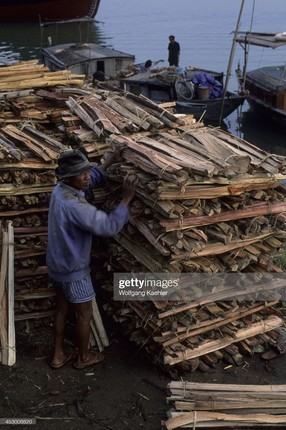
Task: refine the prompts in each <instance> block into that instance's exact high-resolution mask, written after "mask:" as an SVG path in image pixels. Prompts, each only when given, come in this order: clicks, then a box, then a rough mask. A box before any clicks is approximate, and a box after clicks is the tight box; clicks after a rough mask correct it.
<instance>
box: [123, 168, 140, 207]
mask: <svg viewBox="0 0 286 430" xmlns="http://www.w3.org/2000/svg"><path fill="white" fill-rule="evenodd" d="M137 183H138V179H137V177H136V176H135V175H126V176H125V177H124V179H123V187H122V194H123V197H122V203H124V204H125V205H126V206H128V205H129V203H130V202H131V200H132V199H133V197H134V195H135V189H136V185H137Z"/></svg>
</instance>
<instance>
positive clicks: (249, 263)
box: [0, 65, 286, 370]
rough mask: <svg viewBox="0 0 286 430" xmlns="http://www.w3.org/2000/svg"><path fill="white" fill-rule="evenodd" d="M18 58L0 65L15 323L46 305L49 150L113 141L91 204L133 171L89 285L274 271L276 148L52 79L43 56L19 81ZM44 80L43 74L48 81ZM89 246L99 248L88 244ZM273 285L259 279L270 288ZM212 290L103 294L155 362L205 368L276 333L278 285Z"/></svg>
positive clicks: (110, 201)
mask: <svg viewBox="0 0 286 430" xmlns="http://www.w3.org/2000/svg"><path fill="white" fill-rule="evenodd" d="M28 66H29V67H28V68H27V69H22V71H23V74H22V75H21V74H20V69H19V68H18V69H17V68H16V66H15V67H14V66H11V68H8V67H7V68H5V69H3V71H1V70H0V74H1V73H2V72H3V73H4V72H5V73H6V79H7V84H6V87H5V85H3V89H1V88H2V87H1V88H0V91H2V93H1V92H0V104H1V113H0V124H1V129H0V167H1V174H0V213H1V218H3V219H4V220H11V221H12V223H13V227H14V232H15V241H14V243H15V319H16V320H21V321H24V323H25V325H26V328H27V329H29V327H28V325H29V321H31V320H35V321H37V319H38V318H40V317H43V316H47V315H52V314H53V312H54V297H53V291H52V290H51V289H50V284H49V280H48V277H47V268H46V266H45V248H46V240H47V212H48V203H49V196H50V193H51V191H52V189H53V187H54V185H55V175H54V168H55V165H56V159H57V157H58V155H59V154H60V152H61V151H63V150H64V149H66V148H69V147H74V148H80V149H82V150H83V151H85V152H86V154H87V155H88V156H89V158H90V159H92V160H95V161H99V159H100V158H101V157H102V156H103V155H105V153H106V152H107V151H110V150H113V149H115V148H116V147H118V146H119V145H120V146H122V145H123V146H125V149H124V151H123V155H122V156H123V160H122V162H120V163H117V164H115V165H114V166H113V167H112V168H111V169H110V172H109V177H110V181H109V182H108V183H107V187H106V188H105V190H101V189H98V190H96V191H95V193H94V195H93V197H92V198H93V200H92V201H93V202H94V203H96V204H97V205H99V207H101V208H103V209H104V210H111V209H112V208H114V206H115V205H116V204H117V203H118V201H119V200H120V186H121V182H122V178H123V177H124V176H125V174H126V173H134V174H136V175H137V176H138V179H139V183H138V188H137V191H136V197H135V199H134V201H133V203H132V207H131V212H132V217H131V221H130V223H129V224H128V225H127V226H126V228H124V230H123V231H122V232H121V233H120V234H118V235H117V236H116V237H115V238H114V239H113V240H111V241H110V242H109V245H108V248H107V257H108V258H106V255H105V257H104V261H108V264H106V265H105V266H104V265H98V264H96V260H97V261H98V258H96V259H95V264H94V266H93V270H94V272H96V273H97V277H98V278H99V279H100V280H101V281H100V282H101V283H102V284H103V283H104V279H107V277H108V273H109V274H111V273H112V272H113V271H117V272H152V273H162V272H163V273H169V272H170V273H192V274H195V273H226V272H243V271H244V272H250V273H254V274H257V273H262V274H264V273H268V272H276V273H279V271H280V270H279V268H278V267H277V265H276V264H275V262H274V259H275V258H276V257H277V256H278V255H279V253H280V251H281V249H282V248H283V245H284V242H285V234H284V231H283V230H284V224H285V216H284V214H283V213H284V212H285V209H286V203H285V201H286V191H285V188H284V187H283V186H281V180H283V179H285V178H286V164H285V159H284V157H279V156H276V155H270V154H267V153H265V152H264V151H262V150H260V149H258V148H256V147H254V146H253V145H251V144H249V143H247V142H245V141H243V140H241V139H237V138H235V137H232V136H230V135H228V134H227V133H224V132H222V131H220V130H217V129H213V128H205V127H202V124H198V123H196V122H194V121H193V119H192V118H191V117H186V118H182V117H177V116H174V115H173V114H171V113H170V112H168V111H166V110H164V109H162V108H160V107H159V106H157V105H155V104H154V103H153V102H151V101H150V100H148V99H146V98H145V97H142V96H139V97H138V96H135V95H133V94H129V93H125V92H122V91H120V90H110V89H108V88H101V89H100V88H99V89H94V88H91V87H88V86H83V82H82V80H81V78H79V79H77V78H76V79H75V80H74V81H73V80H72V77H69V79H68V78H67V79H62V80H61V82H58V80H57V79H58V78H57V75H53V74H52V73H49V72H46V71H43V70H41V68H42V67H43V66H41V67H38V66H35V65H33V73H32V74H33V75H37V72H36V70H34V69H37V68H39V73H38V74H41V77H40V78H39V76H38V77H33V78H32V77H31V76H30V65H28ZM15 71H16V72H19V73H15ZM8 72H9V73H8ZM46 74H47V75H49V76H47V77H46ZM50 75H52V76H50ZM10 76H13V77H14V78H15V76H17V80H18V81H19V82H20V81H21V82H24V81H25V79H24V78H25V77H27V78H28V79H27V81H28V82H30V84H29V85H30V88H29V89H20V90H19V89H18V87H17V89H14V88H13V89H12V88H10V79H9V77H10ZM62 76H64V77H65V76H66V74H65V73H63V75H62ZM22 78H23V79H22ZM3 79H4V78H3ZM34 79H35V80H34ZM39 79H40V80H41V84H40V81H39ZM78 80H80V82H78ZM13 82H16V79H14V80H13ZM47 82H52V83H53V86H52V87H51V88H49V89H48V90H47V89H46V88H45V87H46V83H47ZM72 82H73V86H71V85H72ZM27 85H28V83H27ZM22 88H24V87H22ZM25 88H28V87H25ZM93 254H94V256H96V257H98V256H99V254H100V251H99V250H98V248H94V250H93ZM278 284H279V282H278V283H277V284H274V285H273V287H272V288H273V289H274V290H275V289H276V288H277V291H278V287H279V288H281V283H280V284H279V285H278ZM107 288H108V285H107ZM212 293H213V294H208V295H205V296H201V297H200V298H199V299H198V300H197V301H195V302H193V303H192V304H190V303H187V304H182V302H181V301H178V302H170V303H169V302H158V301H146V302H135V301H132V302H126V303H124V304H123V305H122V303H118V302H114V301H112V299H111V300H110V303H109V304H108V306H107V308H109V310H110V311H111V312H112V313H113V314H115V318H116V319H117V321H119V322H120V324H121V327H122V329H123V331H124V332H125V333H126V334H128V335H129V337H130V338H131V339H132V340H134V341H135V342H136V343H137V344H138V345H140V347H142V348H144V349H145V350H146V351H147V352H148V353H149V354H150V356H151V357H152V359H153V360H154V361H155V362H157V363H160V364H161V365H162V366H164V367H166V368H168V369H169V368H170V367H173V366H177V365H179V367H180V368H183V369H191V370H194V369H196V368H198V367H199V368H201V369H206V368H208V366H212V365H215V364H216V363H217V361H219V360H220V359H222V358H228V360H232V361H233V362H236V363H239V361H240V360H241V355H242V354H243V353H248V354H252V353H254V352H255V351H258V350H261V349H263V348H264V346H263V345H265V344H266V343H273V344H275V343H276V342H277V338H278V335H277V332H275V328H277V327H279V326H281V325H282V324H283V319H282V318H281V315H280V309H279V307H278V304H279V300H280V296H279V294H280V293H277V297H275V299H273V300H271V301H265V303H264V302H263V303H262V304H261V303H260V304H259V303H255V302H254V303H253V302H245V303H244V302H243V303H237V302H236V295H237V290H236V288H235V286H233V288H232V290H231V291H227V293H225V291H224V292H223V294H222V292H221V291H215V292H212ZM214 293H216V294H214ZM266 333H267V334H266ZM104 336H105V335H104V333H103V334H102V335H101V337H103V341H102V347H104V343H106V340H104ZM99 337H100V335H99ZM213 340H214V341H215V343H214V344H213V343H212V341H213Z"/></svg>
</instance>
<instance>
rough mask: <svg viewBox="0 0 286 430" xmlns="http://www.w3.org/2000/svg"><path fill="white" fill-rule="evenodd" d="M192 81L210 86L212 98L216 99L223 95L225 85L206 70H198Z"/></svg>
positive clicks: (203, 85)
mask: <svg viewBox="0 0 286 430" xmlns="http://www.w3.org/2000/svg"><path fill="white" fill-rule="evenodd" d="M192 82H193V84H195V85H200V86H202V87H209V91H210V99H216V98H218V97H221V96H222V93H223V85H222V84H221V83H220V82H218V81H217V80H216V79H215V78H214V77H213V76H211V75H207V74H206V73H205V72H197V73H196V74H195V76H194V77H193V79H192Z"/></svg>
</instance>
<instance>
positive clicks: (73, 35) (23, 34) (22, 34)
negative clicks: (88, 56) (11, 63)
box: [0, 21, 108, 60]
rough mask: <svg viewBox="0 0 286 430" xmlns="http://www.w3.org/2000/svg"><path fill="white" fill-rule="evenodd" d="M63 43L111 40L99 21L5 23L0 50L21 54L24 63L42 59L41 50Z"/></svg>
mask: <svg viewBox="0 0 286 430" xmlns="http://www.w3.org/2000/svg"><path fill="white" fill-rule="evenodd" d="M48 39H50V40H51V41H52V44H53V45H54V44H60V43H87V42H90V43H100V44H102V45H105V46H108V45H107V42H108V39H107V37H106V36H105V35H104V33H103V31H102V28H101V27H100V25H99V24H98V23H97V22H96V21H91V22H78V23H77V22H73V23H65V24H54V25H49V26H47V27H41V26H40V24H37V23H21V24H20V23H9V24H5V23H1V26H0V40H1V42H0V48H1V47H4V46H5V49H7V50H9V49H10V50H12V51H13V52H16V53H19V55H20V60H31V59H41V47H44V46H47V44H48Z"/></svg>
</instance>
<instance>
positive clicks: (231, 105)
mask: <svg viewBox="0 0 286 430" xmlns="http://www.w3.org/2000/svg"><path fill="white" fill-rule="evenodd" d="M244 100H245V97H242V96H239V95H236V94H235V93H230V92H228V93H227V96H226V97H225V100H224V104H223V110H222V113H221V105H222V98H217V99H207V100H191V101H189V102H184V101H176V111H177V112H178V113H186V114H192V115H193V116H194V118H195V119H197V120H198V119H201V118H202V120H203V121H207V122H213V123H218V122H219V120H220V119H224V118H226V117H227V116H228V115H230V114H231V113H232V112H234V111H235V110H236V109H237V108H238V107H239V106H241V105H242V104H243V102H244ZM220 117H221V118H220Z"/></svg>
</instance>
